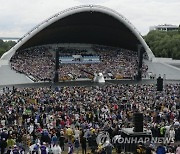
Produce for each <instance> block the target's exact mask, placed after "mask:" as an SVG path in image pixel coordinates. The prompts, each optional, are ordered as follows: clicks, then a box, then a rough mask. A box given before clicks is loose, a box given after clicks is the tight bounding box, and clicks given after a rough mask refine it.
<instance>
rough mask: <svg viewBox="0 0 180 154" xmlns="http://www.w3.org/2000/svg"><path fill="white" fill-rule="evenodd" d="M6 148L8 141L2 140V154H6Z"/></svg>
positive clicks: (0, 145) (0, 143)
mask: <svg viewBox="0 0 180 154" xmlns="http://www.w3.org/2000/svg"><path fill="white" fill-rule="evenodd" d="M6 147H7V142H6V139H5V138H2V140H1V141H0V149H1V154H4V152H5V149H6Z"/></svg>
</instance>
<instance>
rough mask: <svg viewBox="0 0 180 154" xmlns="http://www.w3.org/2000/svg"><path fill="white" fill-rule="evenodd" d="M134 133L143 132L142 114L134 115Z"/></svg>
mask: <svg viewBox="0 0 180 154" xmlns="http://www.w3.org/2000/svg"><path fill="white" fill-rule="evenodd" d="M133 120H134V132H143V114H142V113H139V112H137V113H134V119H133Z"/></svg>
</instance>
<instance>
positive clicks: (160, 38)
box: [144, 31, 180, 59]
mask: <svg viewBox="0 0 180 154" xmlns="http://www.w3.org/2000/svg"><path fill="white" fill-rule="evenodd" d="M144 39H145V41H146V43H147V44H148V45H149V47H150V48H151V50H152V52H153V53H154V55H155V56H157V57H167V58H173V59H180V33H179V32H177V31H169V32H164V31H150V32H149V33H148V34H147V35H146V36H144Z"/></svg>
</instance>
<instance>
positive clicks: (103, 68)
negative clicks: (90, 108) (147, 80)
mask: <svg viewBox="0 0 180 154" xmlns="http://www.w3.org/2000/svg"><path fill="white" fill-rule="evenodd" d="M53 50H57V49H52V47H50V46H49V47H48V46H47V47H43V46H41V47H34V48H30V49H25V50H23V51H17V52H16V53H15V55H14V56H13V57H12V58H11V68H12V69H14V70H16V71H17V72H20V73H24V74H26V75H27V76H29V77H30V78H32V79H33V80H35V81H52V80H53V78H54V70H55V57H54V56H53V53H52V52H50V51H53ZM58 50H60V51H59V54H60V56H69V55H71V56H72V55H75V54H76V55H77V54H80V55H94V56H99V57H100V63H90V64H85V63H74V64H72V63H69V64H68V63H66V64H61V63H60V67H59V70H58V72H59V79H60V80H76V79H78V78H90V79H92V78H93V77H94V75H95V74H96V73H102V74H103V75H104V78H105V79H107V78H108V79H134V78H136V76H137V72H138V57H137V53H136V52H133V51H129V50H125V49H119V48H113V47H104V46H97V45H96V46H93V47H92V49H91V51H92V53H90V52H89V51H87V50H84V49H83V50H82V49H79V50H78V49H73V48H70V49H69V48H67V49H66V48H58ZM82 70H86V72H84V71H82ZM141 70H142V75H143V77H145V76H146V72H147V70H148V67H147V65H145V64H144V63H143V66H142V69H141ZM87 72H89V73H87Z"/></svg>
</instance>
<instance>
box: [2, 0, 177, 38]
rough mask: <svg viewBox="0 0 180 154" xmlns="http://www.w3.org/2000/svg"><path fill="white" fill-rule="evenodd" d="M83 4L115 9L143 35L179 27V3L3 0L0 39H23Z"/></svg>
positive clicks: (172, 0)
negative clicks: (157, 27)
mask: <svg viewBox="0 0 180 154" xmlns="http://www.w3.org/2000/svg"><path fill="white" fill-rule="evenodd" d="M84 4H98V5H102V6H106V7H109V8H111V9H114V10H116V11H117V12H119V13H120V14H122V15H123V16H125V17H126V18H127V19H128V20H129V21H130V22H131V23H132V24H133V25H134V26H135V27H136V28H137V29H138V31H139V32H140V33H141V34H142V35H145V34H147V33H148V31H149V26H153V25H158V24H174V25H179V24H180V0H0V37H22V36H23V35H24V34H25V33H27V32H28V31H30V30H31V29H32V28H33V27H34V26H36V25H37V24H39V23H40V22H42V21H43V20H45V19H47V18H48V17H50V16H52V15H53V14H55V13H58V12H60V11H62V10H64V9H67V8H70V7H74V6H78V5H84Z"/></svg>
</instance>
